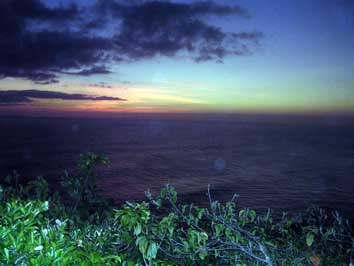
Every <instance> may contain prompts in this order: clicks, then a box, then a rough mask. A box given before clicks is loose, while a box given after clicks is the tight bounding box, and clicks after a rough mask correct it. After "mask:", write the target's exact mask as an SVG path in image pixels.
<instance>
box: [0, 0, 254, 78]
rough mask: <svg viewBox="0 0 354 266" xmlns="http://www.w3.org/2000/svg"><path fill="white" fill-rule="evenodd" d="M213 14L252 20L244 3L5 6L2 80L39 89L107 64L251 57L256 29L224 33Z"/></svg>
mask: <svg viewBox="0 0 354 266" xmlns="http://www.w3.org/2000/svg"><path fill="white" fill-rule="evenodd" d="M211 16H213V17H225V16H238V17H241V18H248V17H249V14H248V12H247V11H246V10H245V9H243V8H242V7H240V6H231V5H222V4H217V3H216V2H211V1H206V2H194V3H190V4H182V3H175V2H173V1H171V2H167V1H118V0H117V1H114V0H107V1H97V2H96V3H95V4H93V5H92V6H80V7H78V6H76V5H74V4H72V5H57V6H51V7H49V6H47V5H46V4H45V2H44V1H43V2H41V1H40V0H26V1H17V0H4V1H0V39H1V41H0V58H1V61H0V78H6V77H13V78H24V79H29V80H31V81H33V82H35V83H38V84H50V83H56V82H58V81H59V78H60V75H80V76H90V75H97V74H100V75H104V74H109V73H111V71H110V69H109V67H108V66H110V65H111V64H114V63H122V62H126V61H138V60H143V59H148V58H153V57H155V56H158V55H163V56H168V57H174V56H177V55H183V56H187V57H189V58H191V59H192V60H194V61H196V62H201V61H207V60H214V61H221V60H222V59H223V58H224V57H226V56H238V55H245V54H249V53H250V46H252V45H253V44H254V43H256V42H257V41H258V40H259V39H260V38H261V34H260V33H258V32H242V31H241V32H225V31H224V30H223V29H221V28H219V27H216V26H214V25H211V24H209V23H208V22H207V21H208V20H209V18H210V17H211Z"/></svg>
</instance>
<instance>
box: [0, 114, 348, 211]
mask: <svg viewBox="0 0 354 266" xmlns="http://www.w3.org/2000/svg"><path fill="white" fill-rule="evenodd" d="M86 151H92V152H98V153H104V154H106V155H107V156H108V158H109V159H110V161H111V164H110V166H109V167H107V168H103V169H99V188H100V190H101V192H102V193H103V194H104V195H106V196H108V197H112V198H114V199H115V200H116V201H118V202H122V201H125V200H140V199H144V198H145V195H144V191H146V190H147V189H149V190H150V191H151V192H152V193H153V194H156V193H158V191H159V190H160V189H161V187H163V186H164V185H165V184H166V183H167V182H168V183H170V184H171V185H173V186H175V187H176V189H177V191H178V192H179V195H180V198H181V200H192V201H193V202H197V203H198V204H202V205H204V204H206V203H207V197H206V195H205V193H206V191H207V186H208V184H210V188H211V191H212V195H213V197H214V199H218V200H220V201H225V200H228V199H230V198H231V197H232V195H233V194H234V193H237V194H238V195H239V197H238V199H237V201H238V203H239V205H240V206H243V207H252V208H257V209H265V208H268V207H270V208H274V209H275V210H288V211H290V212H292V211H298V210H303V209H304V208H306V207H309V206H311V205H319V206H322V207H329V208H336V209H340V210H342V211H343V212H345V213H349V214H351V215H353V214H352V211H353V210H354V120H353V119H352V118H350V117H346V118H342V117H295V116H252V115H186V116H183V115H176V116H172V115H170V116H169V115H136V116H134V115H129V116H119V117H110V118H108V117H107V118H88V117H86V118H77V117H66V118H54V117H52V118H35V117H1V118H0V174H1V176H5V175H6V174H8V173H10V172H11V171H12V170H13V169H16V170H17V171H18V172H19V173H20V174H21V175H22V176H24V177H26V178H33V177H35V176H37V175H44V176H45V177H46V178H48V180H50V182H52V183H55V182H56V181H58V179H59V177H60V175H61V173H62V171H63V169H68V170H70V169H72V168H73V167H74V165H75V161H76V159H77V158H78V156H79V154H80V153H82V152H86Z"/></svg>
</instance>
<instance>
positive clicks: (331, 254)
mask: <svg viewBox="0 0 354 266" xmlns="http://www.w3.org/2000/svg"><path fill="white" fill-rule="evenodd" d="M101 163H104V164H106V163H108V160H107V159H106V158H105V157H103V156H99V155H95V154H92V153H88V154H84V155H81V157H80V160H79V163H78V173H77V174H74V175H72V176H71V175H69V174H68V173H66V175H65V176H64V178H63V182H62V184H63V186H64V187H65V188H66V191H67V192H68V194H67V195H65V196H66V197H69V198H70V201H69V203H67V204H64V203H63V201H62V200H61V197H60V196H59V195H58V194H57V193H51V192H50V189H49V186H48V184H47V182H46V180H45V179H43V178H38V179H36V180H34V181H31V182H29V183H28V184H26V185H24V184H19V183H18V176H17V174H14V175H12V176H10V177H8V178H6V180H5V182H4V183H3V185H2V186H0V200H1V203H0V264H1V265H58V266H60V265H123V266H143V265H144V266H163V265H164V266H167V265H170V266H174V265H200V266H201V265H205V266H207V265H213V266H218V265H236V266H246V265H247V266H248V265H267V266H270V265H294V266H300V265H315V266H317V265H336V266H337V265H339V266H340V265H346V266H348V265H353V258H352V256H353V251H354V233H353V230H352V226H351V225H350V224H349V222H348V221H347V220H344V219H343V218H342V217H341V216H340V215H339V213H338V212H333V213H331V212H326V211H324V210H322V209H319V208H312V209H309V210H308V211H306V212H304V213H303V214H302V215H299V216H296V217H290V216H288V215H286V214H284V215H283V216H282V217H281V218H280V219H273V218H272V215H271V212H270V211H268V213H266V214H257V213H256V211H254V210H250V209H240V208H239V207H238V206H237V204H236V202H235V198H234V199H233V200H231V201H230V202H227V203H226V204H221V203H219V202H217V201H214V200H212V197H211V193H210V191H209V190H208V199H209V207H208V208H200V207H198V206H194V205H193V204H190V205H180V204H178V201H177V193H176V191H175V190H174V188H173V187H171V186H169V185H167V186H166V187H165V188H163V189H162V191H161V193H160V194H159V195H158V196H155V197H153V196H152V195H151V194H150V193H149V192H147V193H146V194H147V200H146V201H143V202H126V203H125V204H123V205H122V206H120V208H118V209H114V208H113V206H112V205H110V204H108V202H107V201H105V200H104V199H103V198H101V197H100V196H99V194H98V192H97V189H96V177H95V175H94V167H95V166H96V165H98V164H101ZM64 202H65V201H64ZM102 209H104V211H102Z"/></svg>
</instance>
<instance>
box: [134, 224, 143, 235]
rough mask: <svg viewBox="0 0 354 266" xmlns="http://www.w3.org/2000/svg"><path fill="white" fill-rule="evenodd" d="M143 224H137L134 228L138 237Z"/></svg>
mask: <svg viewBox="0 0 354 266" xmlns="http://www.w3.org/2000/svg"><path fill="white" fill-rule="evenodd" d="M141 229H142V228H141V224H137V225H136V226H135V227H134V235H136V236H138V235H140V233H141Z"/></svg>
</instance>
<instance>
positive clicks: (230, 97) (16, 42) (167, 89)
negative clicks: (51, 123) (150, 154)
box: [0, 0, 354, 113]
mask: <svg viewBox="0 0 354 266" xmlns="http://www.w3.org/2000/svg"><path fill="white" fill-rule="evenodd" d="M0 37H1V41H0V58H1V60H0V111H1V113H11V112H27V111H30V110H31V111H38V112H40V113H46V112H50V111H58V112H60V111H93V112H216V113H217V112H235V113H239V112H241V113H243V112H245V113H322V112H330V113H332V112H334V113H336V112H345V113H354V2H353V1H352V0H337V1H332V0H297V1H293V0H274V1H264V0H240V1H232V0H229V1H182V0H178V1H177V0H175V1H142V0H133V1H119V0H99V1H98V0H97V1H95V0H92V1H74V2H73V1H68V0H47V1H44V0H43V1H40V0H27V1H17V0H6V1H1V3H0Z"/></svg>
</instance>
